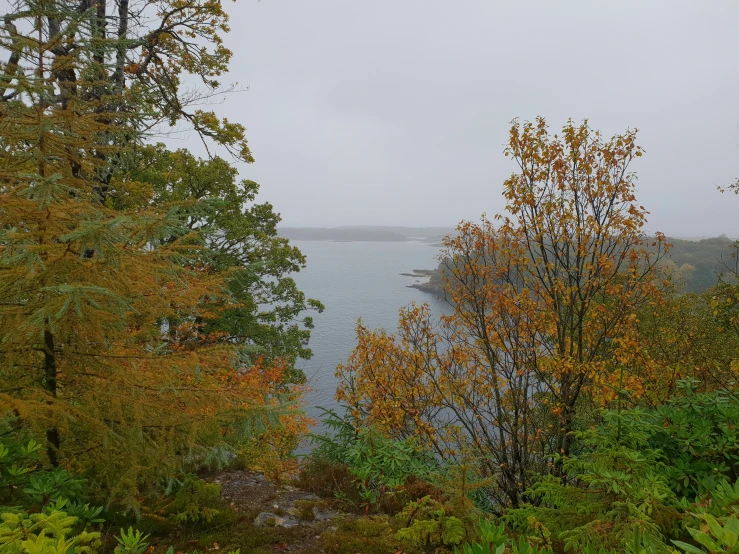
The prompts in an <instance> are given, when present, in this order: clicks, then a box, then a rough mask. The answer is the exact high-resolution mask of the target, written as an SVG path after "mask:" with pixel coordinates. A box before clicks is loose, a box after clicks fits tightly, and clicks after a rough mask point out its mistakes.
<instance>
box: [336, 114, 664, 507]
mask: <svg viewBox="0 0 739 554" xmlns="http://www.w3.org/2000/svg"><path fill="white" fill-rule="evenodd" d="M635 139H636V133H635V131H627V132H626V133H625V134H623V135H616V136H614V137H613V138H611V139H610V140H604V139H603V138H602V137H601V135H600V133H599V132H597V131H593V130H591V129H590V128H589V127H588V125H587V122H585V123H583V124H582V125H579V126H578V125H575V124H573V123H572V122H569V123H568V124H567V125H566V126H565V127H564V128H563V130H562V134H561V136H558V135H554V136H551V135H550V134H549V132H548V129H547V126H546V123H545V122H544V120H543V119H538V120H537V121H536V123H535V124H532V123H525V124H518V123H514V125H513V127H512V128H511V132H510V140H509V143H508V146H507V148H506V151H505V152H506V155H507V156H510V157H512V158H513V160H514V161H515V162H516V164H517V166H518V171H517V172H516V173H514V174H513V175H512V176H511V177H510V178H509V179H508V180H507V181H506V182H505V183H504V195H505V197H506V199H507V201H508V205H507V210H508V215H506V216H498V217H496V219H497V220H498V222H499V223H498V227H497V228H496V227H495V226H494V225H493V224H492V223H491V222H490V221H488V220H486V219H485V218H483V220H482V222H481V223H480V224H473V223H470V222H463V223H461V224H460V225H459V226H458V228H457V231H458V233H457V235H456V236H450V237H448V238H447V239H446V240H445V241H444V250H443V252H442V255H441V257H440V258H441V260H442V261H443V263H444V265H445V271H444V276H445V280H446V295H447V299H448V300H449V301H450V303H451V304H452V305H453V307H454V311H453V314H452V315H450V316H446V317H441V318H440V321H439V322H438V324H435V323H434V322H433V320H432V318H431V317H430V314H429V312H428V308H427V307H421V308H419V307H415V306H414V307H411V308H409V309H407V310H403V311H402V312H401V316H400V323H399V328H398V333H397V335H387V334H386V333H385V332H384V331H374V332H373V331H369V330H367V329H365V328H363V327H361V326H360V327H359V328H358V344H357V347H356V349H355V350H354V352H353V353H352V356H351V357H350V359H349V360H348V362H347V363H346V364H345V365H343V366H339V368H338V370H337V374H338V376H339V378H340V379H341V382H342V384H341V386H340V388H339V390H338V393H337V397H338V398H339V399H340V400H342V401H345V402H347V403H348V404H349V405H350V406H351V407H352V409H354V410H355V414H356V415H358V416H361V417H364V418H365V419H366V421H367V422H368V423H371V424H374V425H378V426H380V427H382V428H384V429H386V430H387V431H388V432H390V433H392V434H395V435H399V436H405V435H409V434H419V435H420V436H421V437H422V438H423V440H424V441H425V442H426V443H427V444H428V445H429V446H430V447H432V448H434V449H435V450H436V451H437V452H438V453H439V454H440V455H442V456H447V457H454V454H452V452H465V451H467V452H468V453H470V452H471V453H473V455H477V456H478V457H479V465H480V470H481V471H482V472H483V473H485V474H489V475H493V476H496V477H497V478H498V480H499V486H500V488H501V490H503V491H504V493H505V496H506V498H502V499H501V501H507V502H510V503H512V504H513V505H516V504H517V503H518V501H519V498H520V493H521V491H522V490H523V488H525V487H526V484H527V483H528V480H529V478H530V476H531V471H532V470H536V471H542V470H544V469H545V468H543V467H541V465H542V464H545V463H546V459H547V457H550V458H551V456H552V454H554V453H565V454H566V453H568V451H569V447H570V441H571V435H570V431H572V429H573V424H574V416H575V413H576V410H577V409H578V406H579V405H580V404H581V403H582V402H583V400H585V399H587V400H589V401H591V402H595V403H596V404H598V405H603V404H604V403H607V402H609V401H611V400H613V399H614V398H615V397H617V396H618V395H619V392H618V391H619V390H620V388H621V389H622V388H625V387H629V388H631V391H632V394H634V395H636V396H638V395H639V394H641V393H642V390H643V388H642V383H643V380H642V379H641V377H643V376H638V375H634V374H631V373H629V371H628V368H629V363H630V361H631V360H632V358H633V355H634V352H635V351H636V350H637V349H636V345H637V344H638V343H636V344H635V341H637V338H636V337H637V323H638V321H637V318H636V313H637V311H638V310H639V309H640V308H641V307H642V306H645V305H649V304H651V303H659V302H660V298H661V292H660V286H661V283H662V280H663V276H662V275H661V274H660V272H659V270H658V267H657V262H658V261H659V259H660V257H661V256H662V255H663V254H664V252H665V249H666V246H667V245H666V244H665V241H664V237H663V236H662V235H657V238H656V239H655V244H654V245H653V249H652V250H651V252H650V251H648V250H647V245H646V244H645V242H644V238H643V235H642V233H641V229H642V227H643V225H644V223H645V217H646V213H647V212H646V211H645V210H644V208H643V207H641V206H639V205H638V204H636V200H635V196H634V182H635V176H634V175H633V174H632V173H630V172H629V170H628V168H629V164H630V162H631V161H632V160H633V159H634V158H636V157H638V156H641V153H642V151H641V149H640V148H639V147H638V146H637V145H636V142H635ZM619 387H620V388H619ZM474 453H476V454H474Z"/></svg>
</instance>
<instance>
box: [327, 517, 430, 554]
mask: <svg viewBox="0 0 739 554" xmlns="http://www.w3.org/2000/svg"><path fill="white" fill-rule="evenodd" d="M321 545H322V546H323V548H324V550H325V551H326V552H327V553H329V554H355V553H357V552H362V554H387V553H388V552H399V551H402V552H404V553H406V554H419V553H421V552H422V550H419V549H418V548H416V547H414V546H413V545H410V544H408V543H406V542H403V541H401V540H399V539H398V538H396V537H395V531H394V529H393V528H392V526H391V525H390V520H389V518H387V517H384V516H375V517H359V518H357V517H353V518H346V519H341V520H338V521H337V522H336V530H335V531H326V532H325V533H323V534H322V535H321Z"/></svg>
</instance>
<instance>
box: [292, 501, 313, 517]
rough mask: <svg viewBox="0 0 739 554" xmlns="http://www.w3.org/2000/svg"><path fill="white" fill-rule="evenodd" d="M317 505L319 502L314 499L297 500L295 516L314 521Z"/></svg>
mask: <svg viewBox="0 0 739 554" xmlns="http://www.w3.org/2000/svg"><path fill="white" fill-rule="evenodd" d="M316 505H317V502H314V501H312V500H297V501H296V502H295V516H296V517H297V518H298V519H301V520H303V521H313V520H314V519H315V518H316V514H315V513H314V512H313V508H314V507H315V506H316Z"/></svg>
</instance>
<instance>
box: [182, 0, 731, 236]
mask: <svg viewBox="0 0 739 554" xmlns="http://www.w3.org/2000/svg"><path fill="white" fill-rule="evenodd" d="M228 9H229V12H230V13H231V14H232V18H231V23H232V32H231V34H230V35H229V36H228V38H227V46H228V47H229V48H231V49H232V50H233V51H234V53H235V56H234V60H233V64H232V66H233V67H232V71H231V75H230V79H225V81H229V80H232V81H238V82H239V83H240V84H242V85H249V87H250V90H249V91H248V92H245V93H241V94H238V95H234V96H231V97H229V98H228V99H227V101H226V103H225V104H224V105H223V106H222V107H219V111H220V112H221V113H222V114H224V115H227V116H228V117H229V118H230V119H233V120H238V121H240V122H242V123H244V124H245V125H246V126H247V127H248V130H249V133H248V136H249V140H250V144H251V146H252V150H253V152H254V155H255V157H256V160H257V161H256V163H255V164H252V165H249V166H244V167H243V168H241V173H242V175H243V176H244V177H247V178H250V179H253V180H255V181H257V182H259V183H261V185H262V192H261V195H260V196H261V198H262V200H269V201H270V202H272V203H273V204H274V205H275V206H276V208H277V210H278V211H279V212H281V213H282V215H283V218H284V224H285V225H291V226H302V225H305V226H336V225H349V224H378V225H383V224H387V225H453V224H455V223H456V222H457V221H459V220H461V219H463V218H467V219H477V218H478V217H479V216H480V214H481V213H482V212H484V211H485V212H487V213H488V214H493V213H495V212H498V211H500V210H502V209H503V205H504V204H503V199H502V197H501V183H502V182H503V180H504V179H505V178H506V177H507V176H508V175H509V174H510V173H511V171H512V170H513V166H512V164H511V162H510V161H509V160H507V159H506V158H505V157H504V156H503V154H502V149H503V143H504V142H505V140H506V135H507V131H508V128H509V122H510V121H511V120H512V119H513V118H514V117H520V118H522V119H532V118H534V117H535V116H537V115H543V116H545V117H546V118H547V119H548V121H549V123H550V125H551V126H552V127H553V128H558V127H561V125H562V124H563V123H564V122H565V121H566V119H567V118H568V117H572V118H574V119H577V120H579V119H582V118H585V117H587V118H589V119H590V121H591V124H592V125H593V126H594V127H597V128H600V129H602V130H603V131H604V133H606V134H612V133H614V132H620V131H622V130H623V129H625V128H626V127H637V128H639V129H640V131H641V133H640V134H641V144H642V145H643V146H644V147H645V149H646V155H645V156H644V157H643V158H641V159H640V160H639V161H638V162H637V163H636V164H635V165H634V169H635V170H636V171H637V172H638V174H639V193H638V199H639V201H640V203H641V204H643V205H644V206H646V207H647V209H649V210H650V211H651V212H652V215H651V217H650V223H649V230H662V231H664V232H666V233H668V234H672V235H677V236H695V235H715V234H719V233H726V234H729V235H736V234H739V223H738V222H737V220H736V217H735V214H736V213H737V209H738V208H739V198H737V197H734V196H727V195H722V194H720V193H719V192H718V191H716V185H718V184H726V183H728V182H730V181H732V180H733V179H734V178H736V177H739V127H738V125H739V1H737V0H725V1H723V0H693V1H678V0H664V1H657V0H642V1H623V0H622V1H612V0H611V1H599V0H587V1H579V2H575V1H564V0H557V1H555V0H547V1H540V2H532V1H526V2H513V1H510V2H509V1H506V2H504V1H502V0H457V1H450V0H362V1H359V0H262V1H261V2H257V1H256V0H242V1H240V2H237V3H234V4H229V5H228ZM191 142H193V143H194V142H195V141H194V139H192V140H191V141H188V145H190V143H191ZM193 146H194V145H193Z"/></svg>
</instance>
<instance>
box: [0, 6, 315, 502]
mask: <svg viewBox="0 0 739 554" xmlns="http://www.w3.org/2000/svg"><path fill="white" fill-rule="evenodd" d="M125 4H126V3H125V2H121V5H122V6H123V5H125ZM96 8H97V11H96ZM181 11H186V7H184V6H183V7H182V9H181ZM104 28H105V25H104V20H103V17H102V16H101V13H100V3H98V4H97V6H89V5H87V4H84V5H80V6H75V5H73V4H70V3H68V2H64V1H59V0H23V2H22V3H20V4H18V5H16V6H14V11H13V13H12V14H9V15H6V17H5V19H4V31H5V35H4V36H3V39H2V40H3V42H2V46H3V47H4V49H5V50H6V51H8V52H10V56H9V62H8V63H7V64H5V66H4V67H3V68H2V74H3V75H2V80H1V81H0V331H1V332H0V407H2V409H3V412H5V411H6V410H8V411H12V412H13V413H14V414H15V416H16V417H18V418H19V419H20V422H21V423H22V424H23V425H25V426H26V427H28V428H30V429H32V430H35V431H37V432H38V433H40V434H41V435H44V434H45V436H46V439H47V448H46V451H47V456H48V461H49V462H50V463H51V464H52V465H63V466H65V467H67V468H69V469H73V470H77V471H81V472H84V473H86V474H87V475H88V476H89V477H90V478H91V479H92V481H93V483H94V484H96V485H98V486H100V487H101V488H102V489H103V490H104V491H106V492H107V493H109V494H110V495H112V496H113V497H115V498H117V499H119V500H123V501H124V502H126V503H128V504H129V505H131V506H134V505H135V504H136V494H137V492H138V491H140V490H141V489H142V488H144V487H146V486H148V485H151V484H154V483H156V482H157V480H160V479H162V478H165V477H169V476H172V475H175V474H176V472H177V471H180V470H182V469H184V468H186V467H188V466H192V465H193V464H198V463H201V464H202V463H208V462H209V461H213V460H214V459H215V458H218V457H219V456H221V457H222V456H223V455H224V453H226V452H227V451H229V450H231V451H236V450H238V449H239V448H244V447H245V446H249V445H252V446H253V445H255V444H257V443H258V442H259V441H260V440H270V441H273V442H272V443H271V444H272V445H273V447H274V448H273V451H276V452H278V453H282V452H284V450H285V449H286V448H287V446H286V445H289V444H290V441H289V440H286V441H282V442H279V443H278V442H277V441H279V439H280V437H288V439H289V437H292V436H294V433H295V432H296V431H298V430H299V429H300V427H301V425H302V422H303V419H302V417H301V416H300V414H299V412H297V411H296V410H295V409H294V405H293V404H292V401H293V400H294V399H295V395H296V394H298V392H299V390H298V389H296V388H295V387H286V386H284V385H283V382H284V378H283V374H284V372H285V371H286V369H287V367H288V364H286V363H284V362H282V361H281V360H279V359H273V360H270V362H269V363H266V362H263V361H262V360H260V359H259V358H254V357H252V358H251V359H249V360H248V362H249V363H248V364H247V363H244V361H245V357H244V353H243V352H242V351H240V350H239V349H238V348H237V347H236V346H235V345H233V344H232V343H229V342H228V341H223V340H220V339H219V337H217V336H215V337H214V336H212V335H207V334H204V333H202V332H201V329H202V326H203V321H205V320H207V319H208V318H209V317H212V316H213V314H214V313H216V312H217V311H218V310H220V309H223V308H224V307H229V306H233V305H234V300H233V299H232V296H231V295H229V294H228V292H227V290H226V286H225V282H224V280H223V278H222V277H221V276H219V275H217V274H214V273H213V272H212V271H209V269H208V267H207V266H206V265H205V264H204V261H203V256H202V255H201V244H202V241H200V240H199V239H198V237H197V232H196V231H194V230H192V229H189V228H188V227H187V225H186V221H187V214H188V210H189V209H191V207H190V206H188V205H187V204H186V203H162V204H161V205H158V206H141V205H139V206H135V207H134V208H132V209H129V210H126V211H122V210H115V209H113V208H112V207H111V206H110V201H109V192H110V190H109V185H110V182H111V180H112V177H113V175H114V174H115V173H116V171H119V168H118V167H117V165H116V164H117V161H118V160H120V159H122V157H123V154H124V152H125V149H126V148H130V147H131V145H132V144H135V143H136V142H138V141H139V140H140V132H141V129H142V120H143V119H144V118H145V117H148V115H147V114H149V115H151V113H153V109H154V108H155V107H156V105H155V103H154V101H153V100H152V96H151V95H150V94H149V92H148V91H147V90H146V89H145V88H144V87H137V86H132V87H129V88H126V87H120V86H118V87H116V86H115V84H116V83H120V80H118V81H116V80H115V79H111V72H110V67H109V66H108V60H110V59H116V54H117V53H118V52H120V50H121V48H122V47H123V46H126V45H127V44H128V43H127V39H125V37H124V39H122V40H121V41H118V42H116V41H114V40H107V38H106V36H105V32H104ZM113 75H115V73H113ZM111 83H112V84H113V86H112V85H111ZM147 110H148V111H147ZM142 112H143V114H144V115H143V116H142V115H141V114H142ZM172 237H176V238H175V239H174V240H171V239H172ZM165 239H166V240H165ZM279 423H282V424H284V425H278V424H279ZM269 426H271V427H272V428H273V429H274V430H275V432H274V433H273V434H272V436H269V437H268V436H267V435H266V434H264V430H265V429H266V428H267V427H269ZM279 448H281V449H282V450H279Z"/></svg>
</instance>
